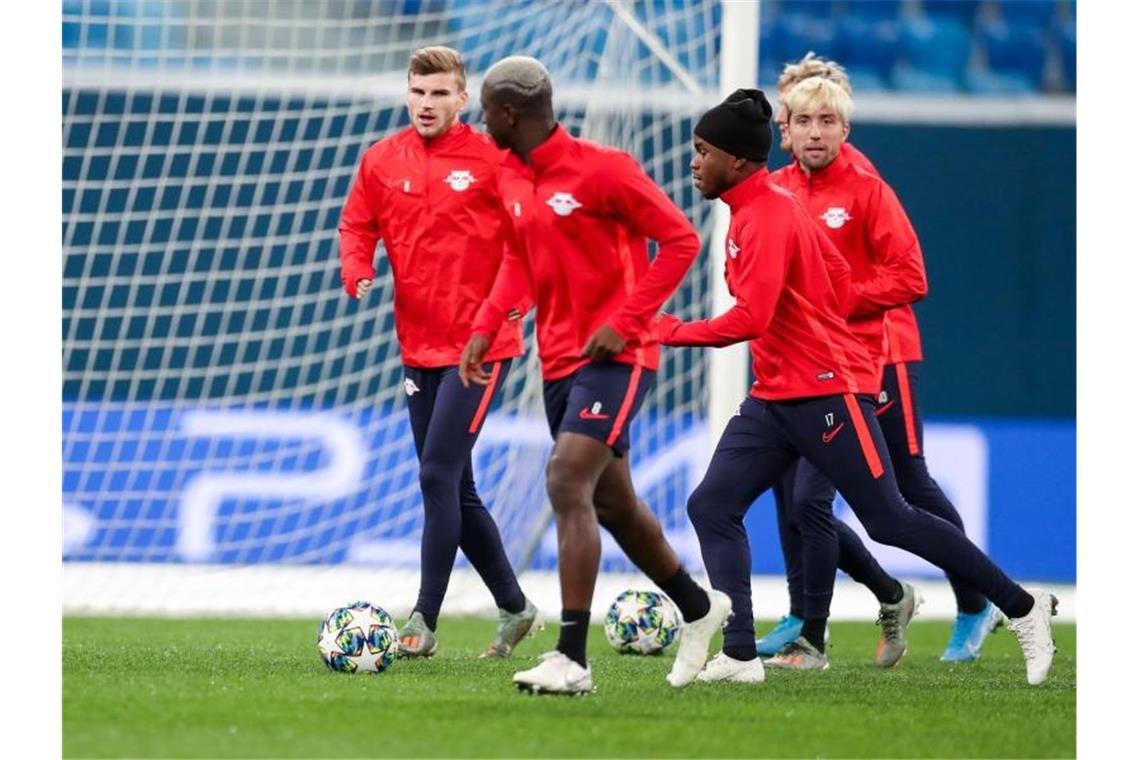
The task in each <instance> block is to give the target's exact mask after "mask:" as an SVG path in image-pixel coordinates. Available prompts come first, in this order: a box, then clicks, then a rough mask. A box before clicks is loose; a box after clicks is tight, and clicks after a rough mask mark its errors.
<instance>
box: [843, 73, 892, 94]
mask: <svg viewBox="0 0 1140 760" xmlns="http://www.w3.org/2000/svg"><path fill="white" fill-rule="evenodd" d="M847 79H848V80H850V82H851V89H852V90H853V91H854V92H855V94H856V96H858V95H859V94H860V93H863V92H878V91H880V90H889V89H891V87H890V80H889V79H888V78H887V77H886V76H884V75H883V74H881V73H880V72H878V71H877V70H875V69H866V68H863V67H861V66H852V67H850V68H848V69H847Z"/></svg>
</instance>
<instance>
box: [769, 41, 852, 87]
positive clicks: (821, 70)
mask: <svg viewBox="0 0 1140 760" xmlns="http://www.w3.org/2000/svg"><path fill="white" fill-rule="evenodd" d="M812 77H821V78H823V79H826V80H828V81H829V82H835V83H836V84H837V85H839V86H840V87H842V88H843V91H844V92H846V93H847V94H848V95H849V96H851V95H852V92H851V80H849V79H848V78H847V70H846V69H844V68H843V67H842V66H840V65H839V64H838V63H836V62H835V61H825V60H823V59H822V58H817V57H816V55H815V53H812V52H809V53H808V54H807V55H805V56H804V57H803V58H801V59H800V60H799V61H797V62H796V63H789V64H786V65H785V66H784V70H783V71H782V72H780V78H779V79H778V80H776V91H777V92H783V91H784V90H785V89H786V88H789V87H794V86H795V85H797V84H799V83H800V82H802V81H804V80H805V79H811V78H812Z"/></svg>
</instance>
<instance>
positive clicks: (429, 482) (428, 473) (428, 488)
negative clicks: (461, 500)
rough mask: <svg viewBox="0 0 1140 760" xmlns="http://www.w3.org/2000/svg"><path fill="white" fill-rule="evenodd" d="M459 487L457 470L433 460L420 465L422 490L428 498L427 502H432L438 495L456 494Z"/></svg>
mask: <svg viewBox="0 0 1140 760" xmlns="http://www.w3.org/2000/svg"><path fill="white" fill-rule="evenodd" d="M458 487H459V476H458V472H457V471H456V468H454V467H451V466H449V465H447V464H445V463H443V462H436V461H432V460H427V461H424V462H422V463H421V464H420V489H421V490H422V491H423V493H424V496H425V497H426V498H425V501H431V500H432V497H433V496H434V495H436V494H445V493H452V492H455V491H456V489H458Z"/></svg>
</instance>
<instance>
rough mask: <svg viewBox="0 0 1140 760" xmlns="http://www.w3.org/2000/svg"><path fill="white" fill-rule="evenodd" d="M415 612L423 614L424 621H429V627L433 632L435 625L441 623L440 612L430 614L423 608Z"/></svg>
mask: <svg viewBox="0 0 1140 760" xmlns="http://www.w3.org/2000/svg"><path fill="white" fill-rule="evenodd" d="M415 612H418V613H420V615H422V616H423V619H424V622H425V623H427V627H428V628H430V629H431V631H432V633H435V627H436V625H437V624H438V623H439V614H438V613H437V614H435V615H429V614H427V613H426V612H424V611H423V610H415Z"/></svg>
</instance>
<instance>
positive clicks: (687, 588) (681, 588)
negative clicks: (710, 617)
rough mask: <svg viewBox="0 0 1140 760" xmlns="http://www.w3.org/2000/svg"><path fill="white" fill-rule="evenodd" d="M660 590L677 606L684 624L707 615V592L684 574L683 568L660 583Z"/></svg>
mask: <svg viewBox="0 0 1140 760" xmlns="http://www.w3.org/2000/svg"><path fill="white" fill-rule="evenodd" d="M661 590H662V591H664V592H665V593H666V594H667V595H668V597H669V598H670V599H672V600H673V601H674V602H675V603H676V604H677V607H678V609H680V610H681V617H683V618H685V622H686V623H691V622H693V621H694V620H698V619H700V618H703V617H704V616H705V615H707V614H709V607H710V606H711V605H710V603H709V595H708V592H706V591H705V590H704V589H703V588H701V587H700V586H698V585H697V582H696V581H694V580H693V577H692V576H691V575H689V574H688V573H687V572H685V568H684V567H681V568H679V569H678V570H677V572H675V573H673V577H672V578H670V579H669V580H667V581H665V582H664V583H662V584H661Z"/></svg>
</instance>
